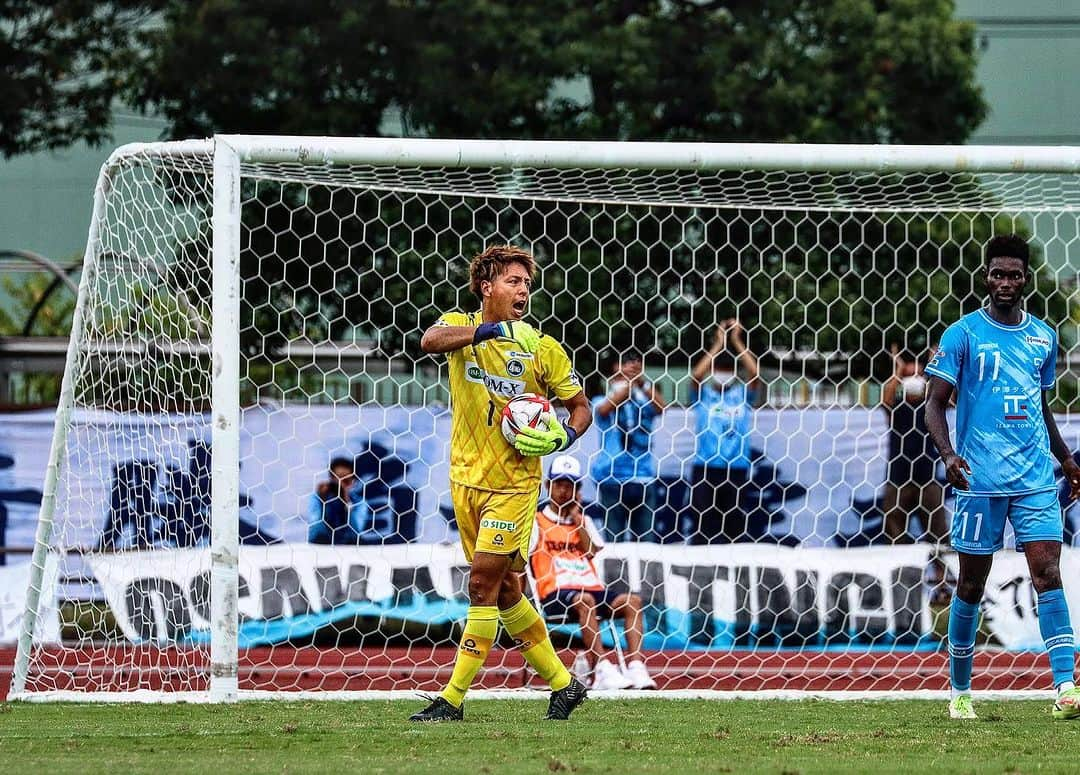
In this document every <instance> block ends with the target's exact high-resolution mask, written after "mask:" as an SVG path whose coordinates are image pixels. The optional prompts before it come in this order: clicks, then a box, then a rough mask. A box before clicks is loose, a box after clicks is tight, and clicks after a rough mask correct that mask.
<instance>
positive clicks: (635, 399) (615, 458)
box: [589, 388, 660, 484]
mask: <svg viewBox="0 0 1080 775" xmlns="http://www.w3.org/2000/svg"><path fill="white" fill-rule="evenodd" d="M606 400H607V397H606V396H595V397H594V398H593V399H592V407H593V417H594V418H595V425H596V427H597V429H598V430H599V431H600V450H599V452H598V453H597V455H596V459H595V460H594V461H593V464H592V468H591V469H590V471H589V473H590V474H591V475H592V478H593V481H595V482H596V483H597V484H605V483H612V482H616V483H617V482H651V481H652V480H653V479H655V478H656V460H655V458H654V457H653V453H652V432H653V429H654V428H655V427H656V418H657V417H658V416H659V415H660V412H659V411H657V409H656V407H655V406H654V405H653V402H652V401H651V400H650V399H649V398H648V396H646V395H645V393H644V391H642V390H641V389H640V388H635V389H634V390H633V391H632V392H631V394H630V397H629V398H627V399H626V400H625V401H623V402H622V403H621V404H619V406H618V407H617V408H616V409H615V411H613V412H610V413H609V414H607V415H606V416H605V415H602V414H600V412H598V411H597V410H596V409H597V407H598V406H600V404H602V403H603V402H604V401H606Z"/></svg>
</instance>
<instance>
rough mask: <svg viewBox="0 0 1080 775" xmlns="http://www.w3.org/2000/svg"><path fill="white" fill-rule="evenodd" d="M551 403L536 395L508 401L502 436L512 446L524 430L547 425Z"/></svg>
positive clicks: (521, 396)
mask: <svg viewBox="0 0 1080 775" xmlns="http://www.w3.org/2000/svg"><path fill="white" fill-rule="evenodd" d="M550 416H551V402H550V401H548V400H547V399H546V398H544V397H543V396H538V395H536V393H522V394H521V395H520V396H514V397H513V398H511V399H510V400H509V401H507V403H506V406H504V407H503V412H502V435H503V438H505V439H506V441H507V443H509V444H510V445H511V446H512V445H513V444H514V440H515V439H516V438H517V435H518V432H519V431H520V430H521V429H522V428H526V427H527V428H536V427H539V426H540V425H547V423H548V418H549V417H550Z"/></svg>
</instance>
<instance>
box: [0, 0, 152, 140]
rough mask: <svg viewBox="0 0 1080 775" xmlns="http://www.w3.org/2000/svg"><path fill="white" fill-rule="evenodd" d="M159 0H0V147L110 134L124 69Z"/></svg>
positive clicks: (97, 137)
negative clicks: (139, 30) (135, 37)
mask: <svg viewBox="0 0 1080 775" xmlns="http://www.w3.org/2000/svg"><path fill="white" fill-rule="evenodd" d="M155 5H157V3H155V2H140V1H139V0H113V1H112V2H96V1H95V0H0V94H2V95H3V99H2V100H0V154H2V155H3V156H4V157H5V158H6V157H10V156H14V155H15V154H19V153H28V152H31V151H40V150H46V149H52V148H63V147H65V146H67V145H70V144H72V143H74V142H78V141H80V140H85V141H87V142H90V143H94V144H96V143H101V142H103V141H104V140H107V139H108V137H109V134H108V130H109V123H110V118H111V112H112V101H113V98H114V97H116V95H117V94H118V91H119V88H120V81H119V79H118V75H117V74H118V70H119V68H120V67H121V66H122V65H123V66H126V65H127V63H128V62H129V61H130V55H131V45H132V43H133V35H134V33H135V31H136V29H137V28H138V27H139V26H140V25H141V24H143V23H144V22H145V19H146V15H147V14H148V13H149V12H150V11H151V10H152V9H153V7H154V6H155Z"/></svg>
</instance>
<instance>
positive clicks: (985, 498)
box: [926, 235, 1080, 719]
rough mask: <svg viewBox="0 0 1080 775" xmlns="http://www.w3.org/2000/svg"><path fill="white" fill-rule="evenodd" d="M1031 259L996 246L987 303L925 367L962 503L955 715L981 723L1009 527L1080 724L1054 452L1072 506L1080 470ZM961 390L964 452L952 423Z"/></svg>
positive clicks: (1017, 247)
mask: <svg viewBox="0 0 1080 775" xmlns="http://www.w3.org/2000/svg"><path fill="white" fill-rule="evenodd" d="M1028 260H1029V249H1028V244H1027V242H1025V241H1024V239H1023V238H1021V237H1018V236H1016V235H1002V236H997V237H994V238H993V239H991V240H990V241H989V242H988V243H987V245H986V250H985V263H984V267H983V273H982V277H983V279H984V280H985V282H986V290H987V294H988V295H989V297H990V303H989V305H988V306H986V307H984V308H982V309H979V310H977V311H975V312H972V313H970V314H968V315H964V316H963V317H962V318H960V320H958V321H957V322H955V323H953V324H952V325H951V326H949V328H948V329H946V331H945V334H944V335H943V336H942V338H941V344H940V345H939V347H938V350H937V352H936V353H935V354H934V357H933V358H932V359H931V360H930V362H929V363H928V364H927V366H926V374H927V375H929V377H930V383H929V386H928V388H929V397H928V399H927V406H926V426H927V430H928V432H929V435H930V438H931V440H932V441H933V442H934V445H935V446H936V447H937V449H938V452H939V454H940V455H941V459H942V461H943V462H944V464H945V476H946V478H947V479H948V481H949V484H951V485H952V486H953V489H954V493H955V496H956V502H955V505H954V508H953V516H952V545H953V548H954V549H956V551H957V553H958V555H959V561H960V572H959V575H958V578H957V583H956V593H955V595H954V596H953V599H952V604H951V606H950V610H949V681H950V684H951V686H952V699H951V700H950V702H949V716H950V717H951V718H959V719H973V718H975V717H976V716H975V710H974V708H973V707H972V704H971V667H972V661H973V659H974V651H975V634H976V632H977V630H978V615H979V605H980V603H981V601H982V597H983V590H984V588H985V585H986V579H987V576H988V575H989V573H990V566H991V563H992V562H993V554H994V552H996V551H997V550H999V549H1001V548H1003V546H1004V534H1005V522H1006V520H1008V521H1009V522H1010V523H1012V527H1013V532H1014V534H1015V536H1016V546H1017V549H1020V550H1022V551H1023V552H1024V556H1025V558H1026V559H1027V564H1028V570H1029V572H1030V573H1031V583H1032V586H1033V587H1034V588H1035V592H1036V593H1037V594H1038V618H1039V631H1040V632H1041V634H1042V637H1043V642H1044V644H1045V646H1046V650H1047V652H1048V654H1049V657H1050V669H1051V672H1052V673H1053V679H1054V687H1055V688H1056V690H1057V700H1056V701H1055V703H1054V708H1053V717H1054V718H1056V719H1074V718H1080V690H1078V689H1077V688H1076V687H1075V685H1074V683H1073V682H1074V675H1073V659H1074V645H1073V631H1072V624H1071V623H1070V621H1069V608H1068V605H1067V604H1066V601H1065V593H1064V591H1063V589H1062V584H1061V571H1060V567H1059V566H1060V557H1061V540H1062V532H1063V522H1062V515H1061V508H1060V506H1059V505H1058V500H1057V488H1056V485H1055V480H1054V467H1053V463H1052V460H1051V455H1052V456H1053V457H1055V458H1057V460H1058V461H1059V462H1060V463H1061V468H1062V472H1063V473H1064V475H1065V478H1066V480H1067V481H1068V483H1069V485H1070V489H1071V495H1072V497H1073V498H1076V497H1077V496H1080V465H1077V463H1076V462H1075V461H1074V460H1073V458H1072V453H1071V452H1070V451H1069V448H1068V447H1067V446H1066V445H1065V442H1064V441H1063V440H1062V438H1061V434H1060V433H1059V432H1058V428H1057V424H1056V423H1055V421H1054V415H1053V413H1052V412H1051V411H1050V406H1049V404H1048V402H1047V397H1046V396H1047V394H1046V391H1047V390H1050V389H1052V388H1053V386H1054V376H1055V365H1056V362H1057V353H1058V338H1057V333H1056V332H1055V330H1054V329H1053V328H1051V327H1050V326H1049V325H1047V324H1046V323H1044V322H1043V321H1041V320H1038V319H1036V318H1034V317H1032V316H1031V315H1029V314H1028V313H1027V312H1025V311H1024V308H1023V297H1024V287H1025V286H1026V285H1027V283H1028V281H1029V280H1030V279H1031V272H1030V269H1029V266H1028ZM954 391H955V393H956V442H957V443H956V447H955V448H954V447H953V445H952V441H951V440H950V438H949V426H948V421H947V419H946V417H945V407H946V406H947V405H948V403H949V399H950V397H951V396H952V394H953V392H954Z"/></svg>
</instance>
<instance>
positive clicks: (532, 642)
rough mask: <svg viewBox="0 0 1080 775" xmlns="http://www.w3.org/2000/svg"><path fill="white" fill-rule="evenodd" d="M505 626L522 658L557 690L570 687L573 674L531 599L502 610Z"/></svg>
mask: <svg viewBox="0 0 1080 775" xmlns="http://www.w3.org/2000/svg"><path fill="white" fill-rule="evenodd" d="M499 618H500V619H502V624H503V627H505V628H506V631H507V632H508V633H510V635H511V636H512V637H513V638H514V642H515V643H517V645H518V648H520V649H521V655H522V656H523V657H525V659H526V661H528V663H529V664H530V665H532V666H533V670H535V671H536V672H537V673H538V674H539V675H540V677H541V678H543V679H544V680H545V681H547V682H548V684H549V685H550V686H551V688H552V689H553V690H555V691H559V689H565V688H566V687H567V686H569V685H570V671H569V670H567V669H566V665H564V664H563V663H562V661H561V660H560V659H559V657H558V655H557V654H556V653H555V647H554V646H552V645H551V638H549V637H548V631H547V627H546V626H545V625H544V620H543V619H541V618H540V614H538V613H537V612H536V609H535V608H533V606H532V603H530V602H529V599H528V598H527V597H522V598H521V600H519V601H518V602H517V603H516V604H515V605H514V606H513V607H511V608H508V609H507V610H505V611H499Z"/></svg>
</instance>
